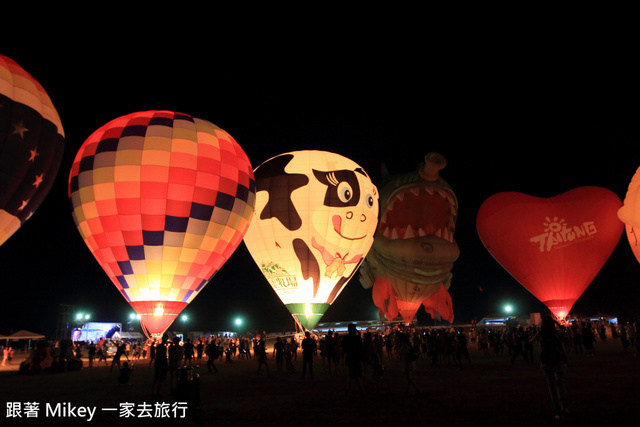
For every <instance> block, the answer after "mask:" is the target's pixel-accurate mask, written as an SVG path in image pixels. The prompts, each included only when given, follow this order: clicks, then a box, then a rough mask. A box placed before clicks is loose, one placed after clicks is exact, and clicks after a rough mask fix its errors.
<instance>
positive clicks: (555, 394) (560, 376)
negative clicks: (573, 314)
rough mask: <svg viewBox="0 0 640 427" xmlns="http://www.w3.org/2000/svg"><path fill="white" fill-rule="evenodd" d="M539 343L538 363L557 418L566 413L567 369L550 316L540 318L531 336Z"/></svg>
mask: <svg viewBox="0 0 640 427" xmlns="http://www.w3.org/2000/svg"><path fill="white" fill-rule="evenodd" d="M531 341H532V342H535V341H537V342H539V343H540V365H541V368H542V371H543V372H544V374H545V377H546V379H547V385H548V386H549V392H550V394H551V400H552V402H553V406H554V409H555V412H556V415H555V418H556V419H557V420H559V419H560V417H561V416H562V415H563V414H566V413H568V410H567V407H566V404H565V398H566V396H565V387H564V375H565V372H566V371H567V356H566V354H565V352H564V349H563V348H562V341H561V340H560V337H559V336H558V332H557V331H556V322H555V321H554V320H553V319H552V318H551V316H545V317H543V318H542V325H541V326H540V330H539V331H538V332H537V333H536V334H535V335H534V336H533V337H532V338H531Z"/></svg>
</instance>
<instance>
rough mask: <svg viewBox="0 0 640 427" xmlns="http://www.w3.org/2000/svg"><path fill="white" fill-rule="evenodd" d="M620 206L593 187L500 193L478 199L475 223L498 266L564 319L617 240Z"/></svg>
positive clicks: (607, 192) (607, 193) (612, 196)
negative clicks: (542, 193) (556, 191)
mask: <svg viewBox="0 0 640 427" xmlns="http://www.w3.org/2000/svg"><path fill="white" fill-rule="evenodd" d="M621 205H622V202H621V201H620V198H619V197H618V196H617V195H616V194H614V193H613V192H611V191H610V190H607V189H605V188H601V187H593V186H588V187H579V188H576V189H573V190H571V191H568V192H566V193H563V194H560V195H558V196H554V197H550V198H539V197H533V196H529V195H526V194H522V193H517V192H504V193H498V194H495V195H493V196H491V197H489V198H488V199H487V200H485V201H484V203H483V204H482V205H481V206H480V209H479V211H478V215H477V220H476V225H477V230H478V234H479V236H480V239H481V240H482V243H483V244H484V246H485V247H486V249H487V250H488V251H489V253H490V254H491V255H492V256H493V257H494V258H495V259H496V260H497V261H498V262H499V263H500V265H502V267H504V268H505V270H507V271H508V272H509V273H510V274H511V275H512V276H513V277H514V278H515V279H516V280H517V281H518V282H519V283H520V284H521V285H522V286H524V287H525V288H526V289H527V290H529V292H531V293H532V294H533V295H534V296H535V297H536V298H538V299H539V300H540V301H541V302H542V303H543V304H545V305H546V306H547V307H548V308H549V310H550V311H551V312H552V313H553V314H554V315H555V316H556V317H557V318H559V319H564V318H565V317H566V316H567V314H569V311H570V310H571V307H572V306H573V304H574V303H575V302H576V300H577V299H578V298H579V297H580V296H581V295H582V293H583V292H584V291H585V289H586V288H587V287H588V286H589V284H590V283H591V282H592V281H593V279H594V278H595V277H596V275H597V274H598V272H599V271H600V269H601V268H602V267H603V265H604V264H605V262H606V261H607V259H608V258H609V257H610V256H611V253H612V252H613V250H614V249H615V247H616V245H617V243H618V242H619V240H620V237H621V235H622V230H623V224H622V222H620V221H619V220H618V217H617V211H618V209H620V207H621Z"/></svg>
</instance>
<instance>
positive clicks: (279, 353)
mask: <svg viewBox="0 0 640 427" xmlns="http://www.w3.org/2000/svg"><path fill="white" fill-rule="evenodd" d="M272 356H273V357H275V358H276V370H277V371H278V372H282V366H283V365H284V341H282V340H281V339H280V337H276V342H275V343H274V344H273V355H272Z"/></svg>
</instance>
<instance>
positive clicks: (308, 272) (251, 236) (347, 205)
mask: <svg viewBox="0 0 640 427" xmlns="http://www.w3.org/2000/svg"><path fill="white" fill-rule="evenodd" d="M254 172H255V175H256V191H257V192H256V211H255V216H254V219H253V220H252V221H251V225H250V226H249V230H248V231H247V234H246V236H245V237H244V241H245V244H246V246H247V249H248V250H249V252H250V253H251V256H252V257H253V259H254V260H255V262H256V264H257V265H258V266H259V267H260V270H261V271H262V273H263V274H264V276H265V277H266V278H267V280H268V281H269V283H270V284H271V286H272V288H273V290H274V291H275V292H276V294H277V295H278V296H279V297H280V299H281V300H282V302H283V303H284V304H285V305H286V307H287V308H288V309H289V311H290V312H291V314H292V315H293V317H294V319H295V320H296V322H298V323H299V324H301V326H302V327H304V328H306V329H313V327H314V326H315V325H316V324H317V322H318V321H319V320H320V318H321V317H322V315H323V314H324V312H325V311H326V310H327V308H328V307H329V306H330V305H331V303H333V301H334V300H335V299H336V297H337V296H338V294H340V292H341V291H342V289H343V288H344V286H345V285H346V284H347V282H348V281H349V279H350V278H351V276H352V275H353V274H354V272H355V271H356V269H357V268H358V266H359V265H360V263H361V262H362V259H363V258H364V256H365V255H366V253H367V251H368V250H369V248H370V247H371V244H372V243H373V234H374V232H375V229H376V224H377V221H378V194H377V190H376V187H375V186H374V185H373V183H372V182H371V179H370V178H369V176H368V175H367V174H366V173H365V172H364V170H363V169H362V168H361V167H360V166H358V165H357V164H356V163H354V162H353V161H351V160H349V159H347V158H345V157H343V156H340V155H338V154H334V153H328V152H325V151H296V152H292V153H286V154H281V155H279V156H276V157H273V158H272V159H270V160H267V161H266V162H264V163H263V164H261V165H260V166H258V167H257V168H256V170H255V171H254Z"/></svg>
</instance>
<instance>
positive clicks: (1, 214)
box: [0, 55, 64, 245]
mask: <svg viewBox="0 0 640 427" xmlns="http://www.w3.org/2000/svg"><path fill="white" fill-rule="evenodd" d="M0 135H2V137H0V153H1V154H0V245H1V244H3V243H4V242H5V241H6V240H7V239H8V238H9V237H11V236H12V235H13V234H14V233H15V232H16V231H17V230H18V229H19V228H20V227H21V226H22V224H24V222H25V221H26V220H27V219H29V218H30V217H31V215H32V214H33V213H34V212H35V210H36V209H37V208H38V207H39V206H40V204H41V203H42V202H43V200H44V199H45V197H46V196H47V194H48V193H49V190H50V189H51V186H52V185H53V182H54V180H55V177H56V175H57V174H58V169H59V168H60V162H61V160H62V153H63V151H64V130H63V129H62V124H61V122H60V117H59V116H58V112H57V111H56V109H55V108H54V106H53V104H52V102H51V99H50V98H49V95H47V92H46V91H45V90H44V88H43V87H42V85H41V84H40V83H38V82H37V81H36V80H35V79H34V78H33V77H32V76H31V75H30V74H29V73H27V72H26V71H25V70H24V69H22V67H20V65H18V64H17V63H16V62H15V61H13V60H12V59H10V58H7V57H6V56H3V55H0Z"/></svg>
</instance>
